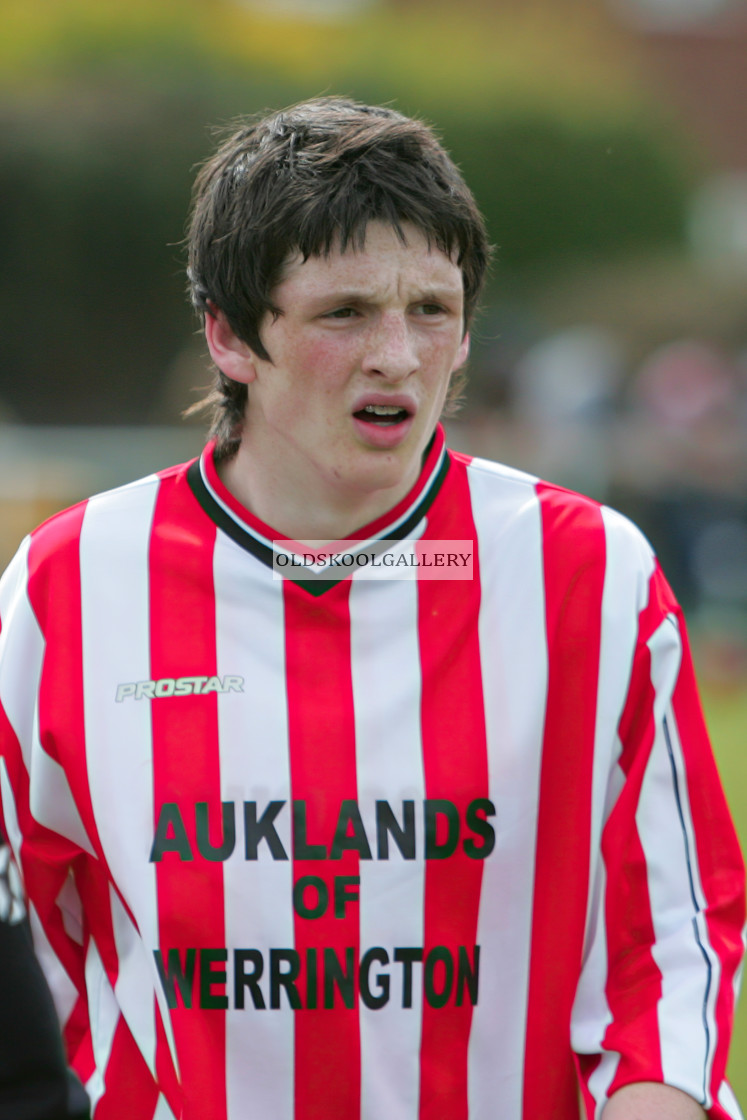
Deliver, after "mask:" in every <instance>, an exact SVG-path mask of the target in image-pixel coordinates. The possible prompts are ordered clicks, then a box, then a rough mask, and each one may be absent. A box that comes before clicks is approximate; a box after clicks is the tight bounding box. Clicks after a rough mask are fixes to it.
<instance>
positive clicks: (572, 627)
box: [523, 485, 605, 1120]
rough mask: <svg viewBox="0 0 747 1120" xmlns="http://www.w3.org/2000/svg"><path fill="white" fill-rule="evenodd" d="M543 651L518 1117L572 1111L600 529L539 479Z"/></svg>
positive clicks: (592, 508)
mask: <svg viewBox="0 0 747 1120" xmlns="http://www.w3.org/2000/svg"><path fill="white" fill-rule="evenodd" d="M538 496H539V500H540V509H541V516H542V531H543V560H544V579H545V614H546V632H547V654H548V683H547V707H546V712H545V732H544V740H543V747H542V769H541V775H540V795H539V819H538V823H537V854H536V864H535V883H534V906H533V913H532V944H531V958H530V972H529V1000H528V1007H527V1028H526V1047H525V1054H526V1057H525V1065H524V1111H523V1115H524V1120H546V1118H547V1117H548V1116H552V1117H555V1118H557V1120H561V1118H563V1120H565V1118H566V1117H568V1118H569V1120H570V1118H571V1117H573V1118H575V1117H577V1116H578V1090H577V1086H576V1073H575V1067H574V1062H573V1057H572V1054H571V1047H570V1019H571V1008H572V1006H573V999H574V996H575V991H576V984H577V981H578V975H579V971H580V967H581V957H582V951H583V938H584V924H585V917H586V898H587V891H588V881H589V836H590V828H591V782H592V769H593V760H594V728H595V721H596V699H597V681H598V672H599V649H600V636H601V605H602V593H603V590H604V567H605V537H604V526H603V522H602V516H601V511H600V510H599V508H598V507H597V506H596V505H594V504H593V503H591V502H589V501H587V500H586V499H583V498H576V497H575V496H574V495H571V494H568V493H566V492H565V491H561V490H557V489H556V488H554V487H549V486H544V485H540V486H539V487H538Z"/></svg>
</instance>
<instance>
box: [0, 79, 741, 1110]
mask: <svg viewBox="0 0 747 1120" xmlns="http://www.w3.org/2000/svg"><path fill="white" fill-rule="evenodd" d="M189 245H190V280H191V286H192V294H193V299H194V302H195V304H196V306H197V308H198V309H199V310H200V311H201V312H202V314H203V316H204V323H205V333H206V337H207V343H208V346H209V349H210V353H211V355H212V357H213V359H214V362H215V365H216V368H217V373H216V388H215V390H214V393H213V394H212V397H211V400H212V403H213V407H214V415H213V428H212V439H211V442H210V444H209V445H208V447H207V448H206V450H205V452H204V454H203V455H202V457H201V458H200V460H199V461H198V462H195V463H192V464H187V465H185V466H181V467H175V468H173V469H171V470H167V471H164V472H162V473H160V474H159V475H157V476H152V477H150V478H147V479H144V480H142V481H141V482H138V483H135V484H133V485H131V486H128V487H125V488H123V489H121V490H119V491H115V492H113V493H110V494H106V495H99V496H98V497H95V498H92V499H90V500H89V501H88V502H86V503H83V504H82V505H80V506H78V507H75V508H74V509H72V510H68V511H67V512H65V513H62V514H60V515H58V516H57V517H56V518H53V519H52V520H51V521H50V522H48V523H47V524H46V525H44V526H42V527H41V528H40V529H39V530H37V531H36V532H35V533H33V534H32V535H31V538H30V539H29V540H28V541H26V542H25V543H24V545H23V546H22V548H21V550H20V552H19V555H18V557H17V559H16V560H15V561H14V563H13V565H12V566H11V569H10V570H9V572H8V573H7V575H6V578H5V580H4V582H3V584H2V586H1V587H0V624H1V626H2V630H1V631H0V701H2V705H3V713H4V714H3V715H2V717H1V718H2V724H0V737H1V738H2V744H3V754H4V759H3V761H2V764H1V765H0V788H1V789H2V799H3V809H4V818H5V822H6V828H7V832H8V835H9V838H10V840H11V843H12V846H13V849H14V852H15V856H16V859H17V861H18V865H19V867H20V868H21V869H22V871H23V873H24V877H25V883H26V887H27V891H28V896H29V900H30V905H31V908H32V910H31V912H32V917H33V920H34V926H35V934H36V937H37V945H38V951H39V953H40V956H41V958H42V960H43V961H44V962H45V965H46V968H47V971H48V975H49V977H50V979H51V982H52V984H53V987H54V990H55V995H56V1000H57V1005H58V1009H59V1012H60V1015H61V1018H62V1020H63V1023H64V1026H65V1033H66V1037H67V1041H68V1045H69V1048H70V1052H71V1055H72V1059H73V1061H74V1064H75V1067H76V1068H77V1070H78V1071H79V1073H80V1074H81V1075H82V1076H83V1078H84V1080H85V1082H86V1085H87V1088H88V1090H89V1094H90V1096H91V1099H92V1101H93V1104H94V1114H95V1117H96V1120H102V1118H105V1120H108V1118H109V1117H116V1118H119V1117H127V1118H128V1120H151V1118H156V1120H167V1118H172V1117H175V1118H176V1117H182V1118H184V1120H237V1118H241V1120H281V1118H285V1120H291V1118H293V1120H311V1118H324V1120H332V1118H335V1120H337V1118H344V1120H355V1118H357V1117H365V1118H368V1120H383V1118H387V1120H389V1118H394V1117H396V1118H397V1120H400V1118H401V1120H416V1118H418V1120H457V1118H464V1120H466V1118H469V1120H488V1118H489V1120H493V1118H495V1117H501V1118H502V1120H519V1118H523V1120H549V1118H550V1117H552V1118H553V1120H571V1118H572V1117H577V1116H578V1114H579V1107H580V1104H579V1101H582V1105H581V1107H582V1108H583V1110H584V1112H585V1115H586V1116H588V1117H592V1116H593V1117H600V1116H602V1115H604V1120H619V1118H621V1117H623V1118H627V1120H648V1118H653V1117H656V1118H657V1120H663V1118H666V1117H673V1118H675V1117H680V1118H683V1120H686V1118H689V1117H698V1116H703V1115H704V1112H703V1109H705V1110H706V1112H707V1114H708V1115H709V1116H710V1117H713V1118H714V1120H726V1118H727V1117H729V1118H736V1117H738V1116H739V1115H740V1113H739V1109H738V1106H737V1104H736V1102H735V1100H734V1097H733V1095H732V1093H731V1091H730V1089H729V1087H728V1085H727V1084H726V1082H725V1080H724V1070H725V1065H726V1056H727V1048H728V1040H729V1032H730V1025H731V1021H732V1016H733V1009H734V1000H735V988H736V976H737V972H738V966H739V962H740V959H741V954H742V927H743V924H744V891H743V888H744V881H743V867H742V862H741V858H740V855H739V852H738V849H737V845H736V841H735V838H734V833H733V829H732V826H731V823H730V821H729V817H728V813H727V810H726V807H725V804H724V800H723V795H722V792H721V789H720V786H719V782H718V778H717V775H716V771H715V768H714V764H713V760H712V756H711V753H710V748H709V745H708V741H707V737H706V733H705V730H704V727H703V722H702V717H701V715H700V709H699V705H698V701H697V696H696V691H695V684H694V681H693V676H692V669H691V664H690V658H689V654H688V650H687V643H686V639H685V634H684V629H683V625H682V620H681V617H680V613H679V610H678V607H677V604H676V603H675V601H674V599H673V597H672V594H671V592H670V590H669V588H668V587H667V584H666V583H665V581H664V579H663V577H662V575H661V572H660V571H659V569H658V567H657V564H656V560H655V558H654V557H653V555H652V554H651V550H650V548H649V547H648V545H647V543H646V542H645V541H644V540H643V539H642V537H641V536H640V534H639V533H638V532H637V530H636V529H635V528H633V527H632V526H631V525H630V524H629V523H628V522H627V521H626V520H625V519H624V518H622V517H620V516H619V515H617V514H615V513H613V512H612V511H610V510H608V509H605V508H601V507H599V506H598V505H596V504H595V503H592V502H591V501H589V500H587V499H585V498H581V497H578V496H577V495H574V494H571V493H568V492H566V491H563V490H560V489H558V488H557V487H554V486H550V485H546V484H543V483H541V482H539V481H538V480H537V479H535V478H532V477H529V476H527V475H525V474H521V473H518V472H516V471H514V470H511V469H510V468H506V467H502V466H498V465H495V464H491V463H486V462H479V461H476V460H471V459H470V458H469V457H466V456H463V455H456V454H453V453H450V452H449V451H447V450H446V449H445V447H444V437H443V432H442V430H441V428H440V427H439V424H438V421H439V417H440V415H441V414H442V411H443V409H444V405H445V404H446V403H447V402H448V401H449V399H450V398H451V397H452V396H453V394H454V393H455V391H456V389H457V387H458V378H459V370H460V369H461V367H462V366H463V364H464V362H465V360H466V357H467V350H468V334H467V329H468V326H469V322H470V318H471V316H472V314H473V312H474V309H475V304H476V301H477V298H478V295H479V291H480V287H481V283H482V278H483V274H484V271H485V266H486V262H487V258H488V247H487V241H486V237H485V231H484V228H483V224H482V221H481V219H480V216H479V214H478V212H477V209H476V207H475V204H474V201H473V199H472V197H471V195H470V193H469V191H468V189H467V187H466V186H465V184H464V183H463V181H462V179H461V177H460V175H459V173H458V172H457V170H456V169H455V167H454V166H453V164H452V163H451V161H450V160H449V158H448V156H447V155H446V153H445V152H444V151H443V149H442V148H441V147H440V145H439V144H438V142H437V141H436V139H435V138H434V136H433V134H432V133H431V132H430V130H429V129H427V128H426V127H425V126H423V125H422V124H419V123H417V122H414V121H411V120H408V119H406V118H404V117H402V116H400V115H399V114H397V113H395V112H393V111H391V110H389V109H380V108H371V107H366V106H362V105H357V104H354V103H351V102H348V101H344V100H340V99H335V98H332V99H324V100H319V101H312V102H309V103H306V104H303V105H299V106H296V107H295V108H294V109H291V110H288V111H286V112H282V113H278V114H275V115H273V116H270V117H267V118H265V119H262V120H259V121H256V122H253V123H249V124H247V125H246V126H244V127H242V128H240V129H239V130H238V131H237V132H235V133H234V134H233V135H232V136H230V137H229V138H228V139H227V140H226V142H225V143H224V144H223V146H222V147H221V148H220V150H219V151H218V152H217V154H216V155H215V156H214V157H213V158H212V159H210V160H209V161H208V163H207V164H206V165H205V167H204V168H203V170H202V172H201V173H200V176H199V178H198V181H197V185H196V193H195V204H194V213H193V219H192V225H191V230H190V236H189ZM434 575H435V576H436V577H438V578H431V577H433V576H434ZM465 577H468V578H465Z"/></svg>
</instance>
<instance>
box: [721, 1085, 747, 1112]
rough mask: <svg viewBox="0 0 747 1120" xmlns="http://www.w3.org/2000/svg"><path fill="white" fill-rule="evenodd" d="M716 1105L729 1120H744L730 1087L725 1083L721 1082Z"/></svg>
mask: <svg viewBox="0 0 747 1120" xmlns="http://www.w3.org/2000/svg"><path fill="white" fill-rule="evenodd" d="M718 1103H719V1104H720V1105H721V1107H722V1108H723V1110H724V1112H725V1113H726V1115H727V1116H730V1117H731V1120H744V1118H743V1115H742V1110H741V1108H740V1107H739V1104H738V1103H737V1098H736V1097H735V1096H734V1093H733V1091H732V1088H731V1085H729V1083H728V1082H727V1081H722V1082H721V1088H720V1089H719V1091H718Z"/></svg>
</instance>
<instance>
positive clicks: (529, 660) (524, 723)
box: [468, 461, 547, 1118]
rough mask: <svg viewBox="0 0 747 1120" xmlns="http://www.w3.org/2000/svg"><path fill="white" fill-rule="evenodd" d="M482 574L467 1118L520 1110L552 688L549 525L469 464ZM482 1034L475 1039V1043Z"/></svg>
mask: <svg viewBox="0 0 747 1120" xmlns="http://www.w3.org/2000/svg"><path fill="white" fill-rule="evenodd" d="M468 478H469V486H470V495H471V499H472V515H473V518H474V521H475V526H476V528H477V535H478V539H479V556H480V574H481V584H482V586H481V609H480V624H479V638H480V657H481V663H482V679H483V692H484V697H485V719H486V730H487V742H488V767H489V783H490V799H491V800H492V801H493V803H494V805H495V809H496V814H495V817H494V818H493V821H492V823H493V824H494V826H495V829H496V844H495V849H494V851H493V852H492V854H491V855H490V857H489V858H488V859H486V860H485V863H484V867H483V883H482V895H481V902H480V916H479V924H478V943H479V944H480V945H481V947H482V957H481V960H482V962H483V967H482V969H481V974H480V995H479V1001H478V1004H477V1006H476V1007H475V1009H474V1017H473V1027H472V1041H471V1043H470V1050H469V1106H470V1115H472V1113H474V1115H475V1116H492V1115H494V1114H495V1108H496V1104H495V1102H496V1101H499V1102H500V1109H499V1111H500V1114H501V1116H505V1117H507V1118H508V1117H511V1118H513V1117H519V1116H521V1113H522V1095H523V1080H524V1047H525V1034H526V1018H527V993H528V987H529V948H530V943H531V933H532V928H531V927H532V896H533V889H534V861H535V851H536V832H537V804H538V798H539V780H540V763H541V752H542V738H543V727H544V714H545V703H546V695H547V648H546V640H545V617H544V584H543V566H542V532H541V520H540V509H539V503H538V500H537V497H536V493H535V490H534V487H533V486H532V484H531V480H529V479H527V478H526V477H525V476H522V475H520V474H518V473H516V472H506V471H504V470H503V469H502V468H494V467H493V466H492V464H486V463H483V462H481V461H474V462H473V463H472V464H471V465H470V467H469V468H468ZM476 1040H480V1041H479V1045H478V1042H477V1041H476Z"/></svg>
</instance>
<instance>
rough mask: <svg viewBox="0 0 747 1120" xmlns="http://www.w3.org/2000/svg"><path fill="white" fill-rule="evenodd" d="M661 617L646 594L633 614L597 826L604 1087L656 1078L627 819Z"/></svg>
mask: <svg viewBox="0 0 747 1120" xmlns="http://www.w3.org/2000/svg"><path fill="white" fill-rule="evenodd" d="M662 617H663V615H662V613H661V610H660V608H659V605H658V604H657V603H656V602H655V601H653V600H650V601H649V604H648V606H647V608H646V609H645V610H644V611H643V613H642V615H641V617H640V619H639V623H638V627H639V633H638V641H637V646H636V651H635V655H634V658H633V666H632V671H631V678H630V686H629V689H628V699H627V701H626V704H625V708H624V709H623V713H622V716H621V718H620V740H621V744H622V750H621V754H620V768H621V770H622V771H623V773H624V774H625V786H624V788H623V789H622V791H621V793H620V796H619V797H618V799H617V802H616V803H615V806H614V808H613V810H612V812H611V813H610V816H609V819H608V821H607V824H606V825H605V828H604V832H603V834H602V856H603V858H604V863H605V868H606V872H607V882H608V884H609V886H610V889H609V890H608V891H607V897H606V900H605V921H606V926H607V955H608V961H609V964H608V980H607V986H606V997H607V1003H608V1005H609V1009H610V1014H611V1015H612V1022H611V1023H610V1025H609V1027H608V1029H607V1032H606V1034H605V1039H604V1045H605V1048H606V1049H609V1050H613V1051H615V1050H616V1051H619V1052H620V1053H621V1055H622V1056H621V1059H620V1062H619V1064H618V1067H617V1070H616V1072H615V1077H614V1079H613V1081H612V1083H611V1085H610V1087H609V1090H608V1092H609V1094H610V1095H611V1094H612V1093H613V1092H615V1090H616V1089H618V1088H620V1087H621V1086H622V1085H624V1084H626V1083H627V1082H630V1081H639V1080H641V1079H644V1080H651V1081H657V1080H660V1079H661V1078H662V1073H663V1071H662V1067H661V1053H660V1046H659V1029H658V1018H657V1014H656V1007H657V1003H658V1001H659V999H660V998H661V972H660V970H659V968H658V966H657V964H656V962H655V960H654V958H653V955H652V952H651V946H652V945H653V944H654V942H655V933H654V923H653V916H652V912H651V900H650V898H649V893H648V869H647V866H646V856H645V853H644V851H643V845H642V843H641V839H640V836H639V835H638V830H637V826H636V820H635V814H636V810H637V808H638V802H639V800H640V796H641V788H642V785H643V779H644V776H645V772H646V768H647V766H648V762H649V758H650V755H651V750H652V748H653V745H654V738H655V731H656V728H655V722H654V701H655V692H654V687H653V684H652V682H651V654H650V651H649V648H648V646H647V645H646V642H647V641H648V639H649V638H650V636H651V633H652V632H653V630H655V629H656V628H657V627H658V626H659V625H660V623H661V621H662ZM613 884H614V889H612V888H613Z"/></svg>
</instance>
